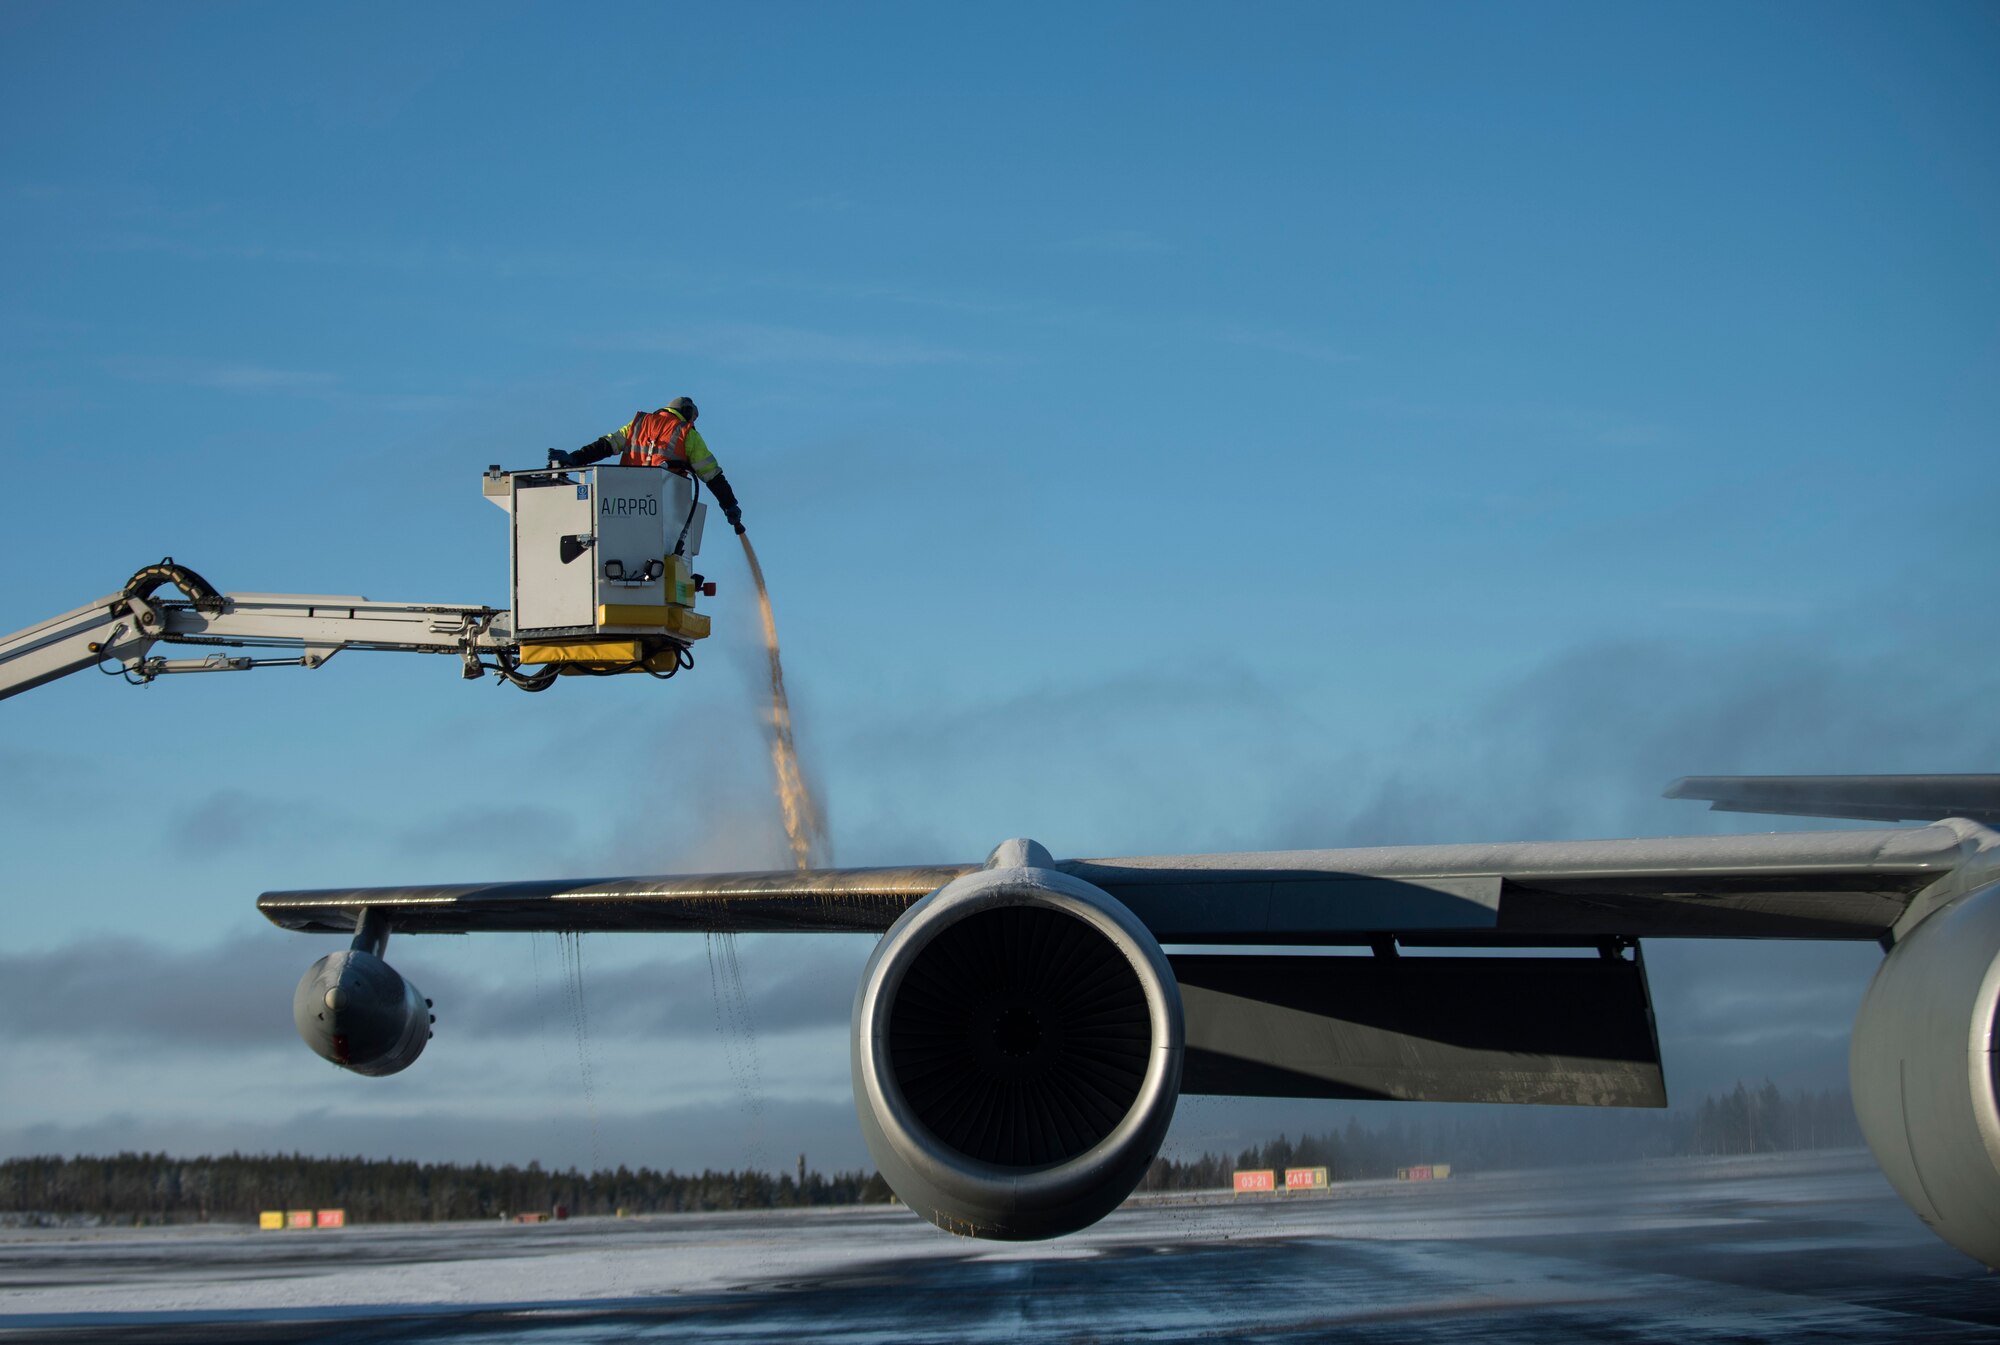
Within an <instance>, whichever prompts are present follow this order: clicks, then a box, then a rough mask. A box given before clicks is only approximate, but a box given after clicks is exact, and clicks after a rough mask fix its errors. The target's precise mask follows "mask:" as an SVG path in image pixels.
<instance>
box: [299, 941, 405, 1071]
mask: <svg viewBox="0 0 2000 1345" xmlns="http://www.w3.org/2000/svg"><path fill="white" fill-rule="evenodd" d="M385 939H386V934H384V935H380V936H379V937H377V938H375V939H372V940H371V939H370V938H369V937H367V936H358V937H356V939H355V941H354V942H355V947H353V948H350V949H347V950H346V951H344V952H338V953H329V954H327V955H326V956H325V957H323V958H321V959H320V960H319V961H317V962H315V963H313V964H312V966H311V967H309V968H307V969H306V974H305V976H304V978H303V979H301V980H300V981H299V988H298V990H297V991H296V992H294V994H293V995H292V1021H293V1022H294V1023H296V1024H298V1029H299V1035H300V1036H301V1037H303V1038H305V1042H306V1045H308V1046H310V1047H312V1049H313V1050H314V1051H315V1052H316V1053H317V1054H319V1055H321V1056H323V1057H325V1058H326V1059H328V1060H331V1061H332V1062H333V1063H334V1064H336V1065H339V1066H340V1067H341V1068H342V1069H351V1070H353V1071H354V1072H355V1073H356V1074H372V1075H383V1074H394V1073H396V1072H398V1071H399V1070H405V1069H408V1068H409V1067H410V1065H411V1064H412V1063H413V1062H414V1061H415V1060H416V1058H417V1057H418V1056H420V1055H422V1054H423V1053H424V1043H425V1042H427V1041H429V1040H430V1036H431V1024H432V1023H434V1022H436V1021H437V1020H436V1018H435V1017H434V1016H433V1015H432V1014H431V1002H430V1001H429V1000H427V999H425V998H424V997H423V993H422V992H421V991H419V990H418V989H417V987H416V986H414V985H412V984H411V983H410V982H409V981H406V980H404V979H403V977H402V976H401V975H400V974H399V973H398V972H397V971H396V969H395V968H394V967H392V966H390V965H389V964H388V963H387V962H384V961H383V960H382V957H381V951H380V948H381V942H382V941H384V940H385ZM371 943H372V944H373V946H372V947H371V946H369V945H370V944H371Z"/></svg>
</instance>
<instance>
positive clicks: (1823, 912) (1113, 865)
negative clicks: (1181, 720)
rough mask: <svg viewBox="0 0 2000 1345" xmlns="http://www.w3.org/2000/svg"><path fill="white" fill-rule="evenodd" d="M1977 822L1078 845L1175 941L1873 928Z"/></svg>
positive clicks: (564, 928)
mask: <svg viewBox="0 0 2000 1345" xmlns="http://www.w3.org/2000/svg"><path fill="white" fill-rule="evenodd" d="M1975 834H1978V835H1984V836H1986V838H1987V839H1989V840H1991V839H1993V838H1992V837H1991V834H1990V833H1985V832H1984V829H1983V828H1980V827H1975V826H1972V825H1971V824H1968V823H1963V822H1957V821H1952V822H1944V823H1938V824H1934V825H1932V826H1927V827H1916V828H1897V829H1888V830H1868V831H1825V832H1800V833H1776V834H1767V835H1757V836H1679V837H1662V838H1651V839H1637V840H1599V841H1533V842H1518V843H1510V844H1498V845H1420V846H1397V847H1384V848H1372V849H1353V850H1296V851H1276V852H1267V853H1249V854H1218V855H1186V856H1143V857H1134V858H1123V859H1086V860H1068V861H1064V862H1062V863H1059V864H1057V865H1056V867H1057V868H1059V869H1061V870H1062V871H1064V872H1066V873H1070V874H1073V875H1075V876H1076V877H1079V878H1082V879H1084V880H1085V881H1087V882H1090V883H1093V884H1095V885H1096V886H1098V887H1100V888H1103V889H1104V890H1105V891H1107V892H1109V893H1110V894H1111V895H1112V896H1114V897H1116V898H1118V899H1119V900H1120V901H1121V902H1123V903H1124V904H1125V905H1126V906H1128V907H1130V908H1131V910H1132V912H1133V913H1134V914H1135V915H1137V916H1138V917H1139V918H1140V920H1142V921H1143V922H1144V923H1145V924H1146V926H1147V928H1148V929H1149V930H1151V932H1152V933H1153V935H1154V937H1155V938H1157V939H1158V940H1159V941H1160V942H1162V943H1165V944H1232V943H1233V944H1273V945H1283V944H1298V945H1313V944H1323V945H1339V944H1359V943H1366V942H1369V941H1371V940H1372V939H1379V938H1383V937H1396V938H1402V939H1404V940H1405V941H1407V942H1412V943H1434V944H1467V945H1480V944H1504V943H1518V944H1555V943H1561V942H1564V941H1582V942H1588V941H1591V940H1597V939H1606V938H1644V937H1716V938H1795V939H1878V938H1880V937H1882V936H1883V935H1884V934H1885V933H1886V932H1887V931H1888V930H1889V929H1890V928H1891V927H1892V926H1893V925H1894V924H1895V923H1896V921H1897V920H1898V919H1899V918H1900V917H1901V916H1902V914H1903V912H1904V910H1905V909H1906V908H1907V907H1908V905H1909V903H1910V901H1911V900H1912V899H1913V898H1914V897H1915V896H1916V894H1917V893H1918V892H1920V891H1922V890H1923V889H1924V888H1925V887H1927V886H1929V885H1930V884H1931V883H1933V882H1935V881H1936V880H1937V879H1938V878H1940V877H1942V876H1944V875H1945V874H1948V873H1950V872H1951V871H1952V870H1953V869H1954V868H1956V867H1957V866H1958V865H1959V863H1960V862H1961V861H1962V859H1963V857H1964V855H1965V854H1966V853H1967V850H1968V848H1969V845H1970V844H1971V843H1974V842H1975ZM978 867H980V866H979V865H977V864H947V865H917V866H909V867H889V868H866V869H819V870H807V871H803V872H793V871H784V872H774V873H736V874H709V875H692V876H664V877H636V878H603V879H585V880H566V879H545V880H534V881H527V882H502V883H485V884H445V885H439V886H427V887H380V888H333V889H325V890H320V891H298V892H267V893H265V894H264V895H263V896H262V897H260V898H259V899H258V902H257V905H258V909H259V910H261V911H262V912H263V913H264V914H265V916H267V917H268V918H269V919H270V920H271V921H272V922H273V923H275V924H278V925H281V926H283V927H285V928H287V929H295V930H301V931H306V932H318V933H329V934H349V933H352V932H353V930H354V922H355V917H356V916H357V914H358V913H359V912H360V911H362V910H364V909H371V908H373V909H379V910H382V911H384V912H386V913H387V914H388V915H389V918H390V921H391V923H392V924H393V926H394V928H395V929H396V931H397V933H399V934H466V933H472V932H475V931H478V932H483V931H517V932H527V931H557V932H570V931H577V932H598V931H607V932H608V931H706V932H724V931H731V932H738V933H760V932H776V931H786V932H876V933H879V932H880V931H882V930H885V929H887V928H888V927H889V926H890V925H891V924H893V923H894V922H895V919H896V917H897V916H899V915H901V914H902V913H903V911H904V910H906V909H908V907H909V906H910V905H911V904H913V903H914V902H916V901H918V900H920V899H921V898H922V897H924V896H925V895H927V894H928V893H930V892H932V891H935V890H936V889H937V888H939V887H942V886H943V885H944V884H945V883H948V882H950V881H951V880H952V879H954V878H957V877H959V876H961V875H963V874H965V873H969V872H971V871H972V870H974V869H976V868H978Z"/></svg>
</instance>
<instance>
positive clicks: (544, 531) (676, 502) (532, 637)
mask: <svg viewBox="0 0 2000 1345" xmlns="http://www.w3.org/2000/svg"><path fill="white" fill-rule="evenodd" d="M483 489H484V492H485V494H486V497H487V498H488V499H490V500H492V501H493V502H494V503H495V504H497V505H499V506H500V507H501V508H502V509H504V510H506V511H507V514H508V516H509V519H510V522H511V535H512V545H511V547H510V555H511V560H512V575H511V594H512V598H513V613H514V634H515V638H516V639H517V640H518V641H519V642H520V655H519V657H520V662H521V663H523V664H540V665H545V666H554V667H558V668H560V669H561V670H562V671H565V672H571V671H574V672H599V673H601V672H642V671H643V672H653V673H661V674H664V673H671V672H672V671H673V670H674V669H676V668H678V667H681V666H685V662H686V658H687V655H686V651H687V649H688V646H689V645H691V644H692V643H693V642H694V641H696V640H700V639H705V638H706V637H707V636H708V633H709V626H708V617H707V616H705V615H703V614H702V613H700V612H697V611H695V610H694V606H695V599H696V598H697V596H699V594H700V593H701V591H702V587H703V586H702V581H701V577H700V576H699V575H697V574H695V573H694V572H693V571H692V569H691V568H690V564H689V562H690V561H691V560H692V558H693V557H694V556H696V555H697V554H699V553H700V550H701V535H702V524H703V521H704V518H705V516H706V514H707V512H708V506H707V505H705V504H702V503H699V502H697V500H696V495H695V486H694V483H693V481H691V480H690V479H689V478H687V477H684V476H681V475H678V474H676V473H673V472H668V471H663V470H661V469H660V468H657V467H615V466H594V467H572V468H566V469H561V470H547V469H544V470H537V471H525V472H503V471H501V470H500V469H499V468H497V467H495V468H491V469H489V470H488V471H487V473H486V476H485V479H484V482H483ZM708 591H709V592H713V591H714V589H713V587H712V586H711V587H710V588H709V590H708Z"/></svg>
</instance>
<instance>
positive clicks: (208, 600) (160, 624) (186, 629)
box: [0, 558, 517, 699]
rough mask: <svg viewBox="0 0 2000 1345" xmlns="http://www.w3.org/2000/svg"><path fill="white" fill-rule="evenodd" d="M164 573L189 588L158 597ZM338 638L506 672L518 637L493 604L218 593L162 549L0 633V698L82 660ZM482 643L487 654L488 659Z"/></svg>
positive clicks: (332, 646) (326, 650) (227, 662)
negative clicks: (36, 620)
mask: <svg viewBox="0 0 2000 1345" xmlns="http://www.w3.org/2000/svg"><path fill="white" fill-rule="evenodd" d="M167 584H172V585H173V586H174V587H176V588H178V589H179V590H180V591H181V592H182V593H183V594H185V595H186V596H185V597H184V598H178V599H168V600H161V599H158V598H155V597H154V592H155V591H156V590H157V589H159V588H160V587H162V586H164V585H167ZM160 643H166V644H175V645H206V646H210V647H213V648H216V649H218V650H219V649H223V648H231V649H283V650H288V651H293V652H292V656H291V657H287V658H255V657H252V656H249V655H231V654H223V653H220V652H217V653H211V654H208V655H206V656H203V657H199V658H164V657H161V656H159V655H157V654H154V653H153V652H152V651H153V648H154V646H155V645H156V644H160ZM343 649H385V650H406V651H410V652H415V653H427V654H456V655H458V656H459V658H460V660H461V662H462V664H463V667H464V670H465V675H466V676H467V677H468V678H476V677H479V676H480V675H482V674H483V673H485V672H488V671H499V672H501V673H502V674H503V675H506V674H508V673H510V672H512V670H513V668H514V667H515V666H516V665H515V661H514V657H513V656H514V654H515V651H516V649H517V646H516V644H515V641H514V637H513V632H512V630H511V628H510V626H509V623H508V614H507V613H506V612H505V611H503V610H501V609H498V608H493V607H473V606H456V605H451V604H439V603H398V602H370V601H369V600H368V599H366V598H358V597H347V596H339V595H328V594H310V593H218V592H216V591H215V589H214V588H212V587H211V586H210V585H209V584H208V583H207V581H205V580H203V579H202V577H201V576H200V575H198V574H196V573H195V572H194V571H192V570H190V569H188V568H187V567H186V566H183V565H176V564H174V562H173V560H172V559H171V558H169V559H167V560H165V561H162V562H161V563H160V564H158V565H153V566H148V567H147V568H146V569H144V570H141V571H139V573H138V574H136V575H134V576H133V577H132V582H131V583H129V584H127V585H126V586H125V588H124V590H123V591H121V592H118V593H113V594H111V595H109V596H107V597H103V598H100V599H98V600H97V601H96V602H94V603H90V604H88V605H86V606H83V607H79V608H77V609H76V610H75V611H72V612H65V613H63V614H62V615H61V616H59V617H55V618H52V619H51V620H48V621H44V622H41V623H40V624H38V625H34V626H30V627H28V628H27V629H26V630H21V631H16V632H15V633H14V634H12V635H9V636H5V637H4V638H0V699H5V698H6V697H8V696H13V695H16V694H18V693H20V692H23V691H27V690H30V689H31V688H34V687H38V686H41V685H42V684H43V683H45V682H52V681H54V680H55V679H57V678H59V677H66V676H68V675H69V674H71V673H74V672H81V671H83V670H84V669H86V668H93V667H94V668H98V669H100V670H101V671H104V672H106V673H121V674H123V675H124V677H125V678H126V680H128V681H132V682H150V681H152V680H153V679H154V678H155V677H158V676H159V675H161V674H162V673H184V672H239V671H243V670H246V669H250V668H260V667H271V666H279V665H283V666H290V667H302V668H317V667H318V666H319V665H320V664H322V663H324V662H326V661H327V660H328V659H330V658H332V657H333V656H334V655H335V654H337V653H339V652H340V651H341V650H343ZM485 655H492V656H493V657H494V660H495V664H494V665H488V664H487V663H485V662H484V659H483V656H485ZM496 665H497V666H496Z"/></svg>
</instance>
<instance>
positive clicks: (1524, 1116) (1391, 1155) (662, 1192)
mask: <svg viewBox="0 0 2000 1345" xmlns="http://www.w3.org/2000/svg"><path fill="white" fill-rule="evenodd" d="M1861 1142H1862V1139H1861V1132H1860V1128H1859V1127H1858V1126H1857V1124H1856V1123H1855V1120H1854V1109H1853V1107H1852V1105H1851V1104H1850V1103H1849V1101H1848V1098H1847V1095H1846V1094H1845V1093H1838V1092H1821V1093H1804V1092H1795V1093H1792V1094H1790V1095H1789V1096H1787V1095H1784V1094H1781V1093H1780V1092H1779V1091H1778V1089H1777V1088H1776V1087H1775V1086H1774V1085H1772V1084H1770V1083H1769V1082H1766V1083H1765V1084H1764V1086H1763V1087H1761V1088H1758V1089H1754V1090H1753V1089H1748V1088H1745V1087H1744V1086H1743V1085H1742V1084H1740V1083H1739V1084H1737V1085H1736V1087H1735V1089H1734V1090H1733V1091H1731V1092H1729V1093H1725V1094H1722V1095H1720V1096H1710V1097H1707V1098H1704V1099H1703V1100H1702V1102H1701V1104H1700V1105H1699V1106H1697V1107H1695V1108H1693V1109H1691V1110H1684V1111H1673V1112H1653V1111H1620V1112H1590V1111H1585V1110H1584V1109H1580V1108H1494V1109H1492V1110H1490V1111H1482V1112H1479V1113H1477V1114H1462V1115H1459V1116H1455V1117H1453V1118H1452V1119H1450V1120H1443V1121H1418V1122H1407V1121H1404V1120H1401V1119H1394V1120H1391V1121H1390V1122H1389V1123H1388V1124H1386V1125H1383V1126H1378V1127H1372V1128H1370V1127H1364V1126H1362V1125H1361V1123H1360V1122H1359V1121H1358V1120H1350V1121H1349V1122H1348V1123H1347V1126H1346V1127H1345V1128H1344V1129H1342V1130H1337V1131H1329V1132H1328V1133H1326V1134H1323V1135H1308V1136H1303V1137H1301V1138H1299V1139H1298V1140H1291V1139H1288V1138H1286V1137H1285V1136H1282V1135H1281V1136H1279V1137H1278V1138H1276V1139H1274V1140H1271V1141H1269V1142H1268V1143H1265V1144H1261V1145H1258V1146H1255V1147H1253V1148H1249V1149H1245V1150H1244V1151H1243V1152H1241V1153H1240V1154H1236V1155H1233V1156H1232V1155H1227V1154H1204V1155H1203V1156H1202V1157H1200V1158H1197V1159H1192V1160H1189V1161H1175V1160H1171V1159H1164V1158H1163V1159H1159V1160H1157V1161H1156V1162H1155V1163H1154V1164H1153V1167H1152V1170H1151V1171H1150V1172H1148V1173H1147V1175H1146V1178H1145V1180H1144V1181H1143V1182H1142V1183H1141V1184H1140V1188H1139V1189H1140V1190H1142V1191H1188V1190H1212V1189H1215V1188H1224V1189H1226V1188H1227V1187H1228V1186H1229V1184H1230V1172H1231V1170H1232V1169H1234V1168H1239V1167H1243V1168H1284V1167H1320V1166H1324V1167H1327V1168H1329V1169H1331V1173H1330V1175H1331V1177H1332V1179H1333V1180H1335V1181H1354V1180H1358V1179H1365V1178H1372V1177H1393V1176H1395V1175H1396V1169H1397V1168H1398V1167H1405V1166H1411V1165H1414V1164H1419V1163H1449V1164H1451V1165H1452V1167H1453V1168H1454V1170H1456V1171H1458V1172H1461V1173H1465V1172H1478V1171H1489V1172H1490V1171H1501V1170H1506V1169H1509V1168H1523V1167H1554V1166H1561V1165H1567V1164H1575V1163H1605V1162H1617V1161H1621V1160H1630V1159H1638V1158H1664V1157H1670V1156H1674V1155H1684V1154H1755V1153H1775V1152H1780V1151H1784V1150H1791V1149H1828V1148H1846V1147H1850V1146H1853V1145H1858V1144H1860V1143H1861ZM888 1198H889V1191H888V1187H887V1186H886V1184H885V1183H884V1182H883V1181H882V1179H881V1177H880V1176H871V1175H870V1174H868V1173H866V1172H838V1173H834V1174H832V1175H831V1176H828V1175H824V1174H821V1173H818V1172H807V1171H805V1170H804V1169H803V1160H801V1170H800V1171H799V1172H798V1173H796V1174H794V1173H784V1174H782V1175H774V1174H771V1173H766V1172H702V1173H698V1174H697V1173H685V1174H682V1173H676V1172H673V1171H667V1172H656V1171H654V1170H653V1169H651V1168H638V1169H632V1168H623V1167H621V1168H618V1169H616V1170H605V1171H600V1172H594V1173H588V1174H586V1173H581V1172H577V1171H575V1170H571V1171H568V1172H554V1171H545V1170H544V1169H543V1168H542V1166H541V1165H540V1164H539V1163H530V1164H528V1165H527V1166H526V1167H514V1166H512V1165H508V1166H504V1167H493V1166H490V1165H487V1164H483V1163H472V1164H465V1163H405V1162H398V1161H395V1160H393V1159H387V1160H385V1159H371V1158H309V1157H306V1156H304V1155H302V1154H292V1155H289V1156H286V1155H245V1154H229V1155H227V1156H225V1157H221V1158H170V1157H168V1156H167V1155H165V1154H119V1155H117V1156H116V1157H111V1158H84V1157H78V1158H63V1157H43V1158H15V1159H10V1160H8V1161H6V1162H5V1163H0V1222H5V1223H11V1224H21V1223H40V1222H45V1221H51V1220H58V1219H59V1220H64V1221H68V1220H71V1219H74V1218H76V1217H79V1216H81V1217H83V1218H86V1219H101V1220H105V1221H115V1222H119V1223H128V1222H135V1221H136V1222H141V1223H196V1222H205V1221H209V1220H215V1221H222V1222H255V1221H256V1218H257V1214H258V1212H259V1211H260V1210H280V1209H334V1208H338V1209H344V1210H346V1211H347V1218H348V1220H349V1221H350V1222H353V1223H381V1222H397V1223H415V1222H426V1221H432V1220H446V1219H497V1218H502V1217H505V1216H507V1215H510V1214H520V1213H528V1212H546V1211H549V1210H552V1209H554V1208H555V1207H556V1206H557V1205H562V1206H565V1207H567V1208H568V1210H569V1211H570V1212H571V1213H572V1214H577V1215H592V1214H599V1215H603V1214H615V1213H617V1212H618V1211H620V1210H623V1211H625V1212H626V1213H628V1214H671V1213H679V1212H682V1211H700V1210H742V1209H789V1208H796V1207H800V1206H808V1205H854V1204H861V1203H866V1202H870V1201H879V1200H886V1199H888Z"/></svg>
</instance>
